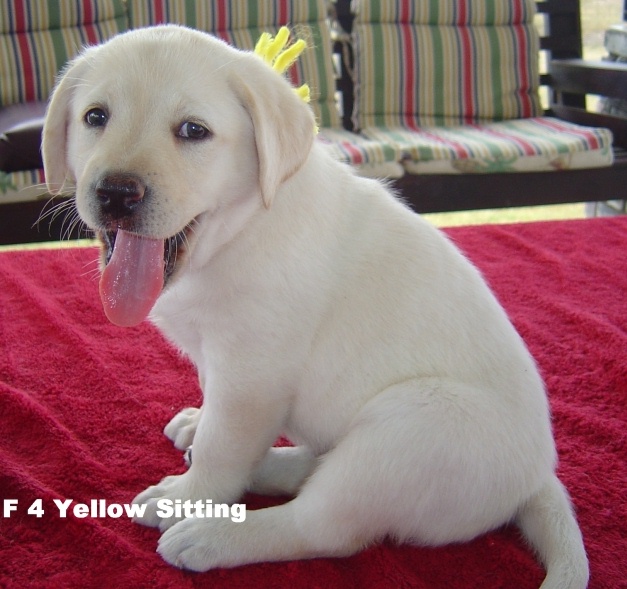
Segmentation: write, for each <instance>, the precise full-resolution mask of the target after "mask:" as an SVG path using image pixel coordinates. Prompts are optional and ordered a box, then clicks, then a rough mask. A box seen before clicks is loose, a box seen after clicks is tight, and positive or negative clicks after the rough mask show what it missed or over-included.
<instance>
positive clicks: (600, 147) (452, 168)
mask: <svg viewBox="0 0 627 589" xmlns="http://www.w3.org/2000/svg"><path fill="white" fill-rule="evenodd" d="M362 135H363V136H364V137H366V138H367V139H370V140H371V141H374V142H379V143H386V144H389V145H390V146H392V148H393V149H395V150H397V151H400V153H401V159H402V162H403V165H404V167H405V169H406V170H407V171H408V172H411V173H423V174H429V173H431V174H443V173H451V174H454V173H488V172H517V171H551V170H560V169H574V168H593V167H602V166H607V165H610V164H611V163H612V158H613V155H612V149H611V146H612V134H611V132H610V131H609V130H607V129H600V128H591V127H583V126H580V125H574V124H572V123H567V122H564V121H560V120H558V119H554V118H550V117H534V118H530V119H519V120H513V121H501V122H497V123H490V124H485V125H464V126H458V127H425V128H420V129H407V128H402V127H369V128H366V129H364V130H363V131H362Z"/></svg>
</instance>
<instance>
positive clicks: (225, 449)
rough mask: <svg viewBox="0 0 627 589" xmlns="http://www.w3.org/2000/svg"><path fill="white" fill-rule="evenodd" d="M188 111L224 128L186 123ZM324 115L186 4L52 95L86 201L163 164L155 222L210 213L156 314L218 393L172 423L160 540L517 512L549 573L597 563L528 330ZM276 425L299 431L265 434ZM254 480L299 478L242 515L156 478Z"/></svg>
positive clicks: (55, 147)
mask: <svg viewBox="0 0 627 589" xmlns="http://www.w3.org/2000/svg"><path fill="white" fill-rule="evenodd" d="M94 104H96V105H103V106H106V107H107V109H108V111H109V112H110V115H111V118H110V122H109V123H108V125H107V127H106V129H104V130H99V131H94V130H93V129H90V128H87V127H86V126H85V125H84V124H83V123H82V117H83V115H84V113H85V112H86V110H87V109H88V108H90V107H91V106H93V105H94ZM188 118H193V119H194V120H199V121H202V122H204V123H206V124H207V126H208V127H209V128H210V129H212V131H213V132H214V137H213V138H212V139H211V140H209V141H204V142H200V143H185V142H180V141H178V140H175V139H174V138H173V129H176V128H177V125H179V124H180V122H181V121H184V120H187V119H188ZM66 127H67V128H68V129H69V130H68V132H67V133H65V131H64V130H65V128H66ZM312 139H313V119H312V115H311V112H310V110H309V108H308V107H306V106H305V105H304V103H302V102H301V101H300V100H299V99H298V98H297V97H296V96H295V94H294V93H293V91H292V89H291V87H290V86H289V85H288V84H287V82H285V81H284V80H283V79H282V78H281V77H280V76H279V75H278V74H276V73H274V72H272V71H271V70H270V69H269V68H268V67H267V66H266V65H264V64H262V63H261V61H260V60H259V59H258V58H256V57H253V56H251V55H250V54H246V53H241V52H238V51H236V50H234V49H232V48H229V47H228V46H226V45H225V44H222V43H221V42H218V41H216V40H214V39H212V38H211V37H209V36H206V35H203V34H200V33H195V32H191V31H189V30H186V29H182V28H175V27H165V28H164V27H162V28H158V29H152V30H151V29H146V30H138V31H134V32H131V33H128V34H125V35H122V36H120V37H118V38H116V39H114V40H113V41H111V42H109V43H108V44H106V45H105V46H103V47H99V48H95V49H91V50H89V51H88V52H87V53H86V54H85V55H84V56H83V57H80V58H79V59H78V60H77V61H76V62H75V63H73V64H72V66H71V67H70V68H69V70H68V71H67V73H66V76H65V77H64V78H63V79H62V80H61V82H60V84H59V86H58V88H57V90H56V92H55V95H54V97H53V99H52V103H51V106H50V109H49V114H48V118H47V122H46V129H45V133H44V160H45V163H46V173H47V176H48V178H49V182H50V183H51V184H53V185H56V186H59V185H60V184H62V183H63V181H64V180H65V179H66V178H69V179H70V180H75V181H76V183H77V204H78V209H79V211H80V213H81V215H82V216H83V218H84V219H85V221H86V222H87V223H88V224H90V225H92V226H97V224H98V220H97V202H96V199H95V197H94V189H93V186H94V184H95V182H96V181H97V180H98V179H99V178H100V177H102V175H103V174H106V173H108V172H110V171H111V170H114V171H115V170H121V171H123V172H129V173H133V174H137V175H140V176H141V177H142V178H143V179H145V182H146V185H147V186H148V187H149V188H150V191H151V195H153V197H152V198H151V200H150V203H148V202H146V205H145V210H143V211H142V212H141V216H140V217H138V219H137V227H138V228H139V229H138V230H140V231H141V232H143V233H145V234H146V235H150V236H153V237H163V238H166V237H168V236H170V235H173V234H174V233H176V232H177V231H180V230H181V228H183V227H184V226H185V225H186V224H187V223H188V222H189V221H190V220H191V219H194V218H196V219H197V224H196V227H195V230H194V232H193V234H192V235H191V236H190V238H189V248H188V249H189V251H188V253H187V256H186V258H185V259H184V260H182V261H181V262H180V267H179V270H178V272H177V274H176V275H175V277H174V279H173V280H172V281H171V283H170V284H169V285H168V286H167V287H166V289H165V291H164V292H163V293H162V295H161V296H160V298H159V299H158V301H157V303H156V305H155V307H154V309H153V312H152V315H151V318H152V320H153V321H154V323H155V324H156V325H158V326H159V327H160V328H161V329H162V330H163V332H164V333H165V334H166V336H167V337H168V338H169V339H170V340H171V341H173V342H174V343H175V344H176V345H177V346H178V347H179V348H180V349H181V350H183V351H184V352H185V353H187V354H188V355H189V356H190V357H191V358H192V359H193V361H194V362H195V364H196V366H197V368H198V373H199V377H200V380H201V384H202V388H203V392H204V404H203V409H202V411H201V412H199V411H194V410H190V409H185V410H183V411H182V412H181V413H180V414H179V415H177V416H176V417H175V418H174V419H173V420H172V421H171V422H170V424H169V425H168V426H167V427H166V430H165V432H166V435H167V436H168V437H169V438H170V439H172V440H173V441H174V442H175V445H176V446H177V447H179V448H184V447H186V446H187V445H188V444H189V443H190V442H191V441H192V438H193V444H194V446H193V463H192V465H191V467H190V469H189V471H187V472H186V473H185V474H183V475H180V476H174V477H168V478H166V479H164V480H163V481H161V483H159V484H158V485H156V486H154V487H150V488H148V489H147V490H146V491H144V492H143V493H140V494H139V495H138V496H137V497H136V499H135V501H136V502H138V503H148V508H147V511H146V516H145V518H144V520H143V521H142V522H141V523H145V524H146V525H151V526H159V527H160V529H161V530H163V531H164V534H163V536H162V538H161V540H160V542H159V548H158V550H159V553H160V554H161V555H162V556H163V558H164V559H165V560H167V561H168V562H170V563H172V564H174V565H176V566H180V567H185V568H188V569H193V570H198V571H203V570H207V569H210V568H212V567H222V566H236V565H241V564H245V563H251V562H257V561H263V560H290V559H297V558H311V557H320V556H343V555H348V554H352V553H354V552H355V551H357V550H359V549H360V548H362V547H363V546H365V545H367V544H369V543H372V542H375V541H377V540H379V539H381V538H383V537H385V536H391V537H394V538H396V539H398V540H399V541H407V542H415V543H418V544H422V545H438V544H444V543H448V542H457V541H464V540H468V539H470V538H473V537H474V536H476V535H478V534H481V533H483V532H485V531H487V530H490V529H492V528H495V527H498V526H500V525H502V524H504V523H506V522H509V521H510V520H516V521H518V522H519V523H520V525H521V527H522V529H523V531H524V532H525V534H526V535H527V537H528V538H529V540H530V541H531V543H532V544H533V546H534V547H535V549H536V550H537V551H538V553H539V555H540V557H541V558H542V559H543V562H544V563H545V565H546V566H547V568H548V576H547V579H546V581H545V583H544V584H543V587H544V588H545V589H549V588H552V589H555V588H571V589H575V588H581V587H585V585H586V581H587V576H588V569H587V560H586V556H585V551H584V548H583V543H582V540H581V535H580V532H579V529H578V527H577V523H576V521H575V519H574V517H573V515H572V512H571V508H570V502H569V500H568V496H567V494H566V492H565V491H564V489H563V488H562V486H561V484H560V483H559V481H558V480H557V478H556V476H555V474H554V470H555V462H556V454H555V448H554V442H553V438H552V433H551V427H550V417H549V408H548V403H547V399H546V395H545V391H544V386H543V383H542V381H541V379H540V377H539V375H538V371H537V369H536V367H535V365H534V361H533V360H532V358H531V357H530V355H529V353H528V352H527V350H526V348H525V346H524V344H523V342H522V340H521V338H520V337H519V336H518V334H517V333H516V331H515V330H514V328H513V327H512V325H511V324H510V322H509V320H508V319H507V317H506V315H505V313H504V311H503V309H502V308H501V307H500V305H499V304H498V303H497V301H496V300H495V298H494V296H493V295H492V293H491V292H490V290H489V289H488V287H487V286H486V284H485V283H484V281H483V280H482V278H481V276H480V275H479V273H478V272H477V270H476V269H475V268H474V267H473V266H472V265H471V264H470V263H469V262H468V261H467V260H466V259H465V258H464V257H463V256H462V255H461V254H460V253H459V251H458V250H457V249H456V248H455V247H454V246H453V245H452V244H451V243H450V241H448V240H447V238H446V237H444V236H443V235H442V234H441V233H440V232H438V231H437V230H436V229H434V228H433V227H431V226H430V225H429V224H427V223H426V222H424V221H423V220H422V219H421V218H420V217H419V216H418V215H416V214H414V213H413V212H411V211H410V210H409V209H408V208H407V207H405V206H404V205H403V204H401V203H400V202H399V201H398V200H397V199H395V198H394V197H393V196H392V195H391V194H390V192H389V191H388V190H387V189H386V188H385V187H384V186H383V185H382V184H380V183H378V182H376V181H373V180H369V179H363V178H359V177H357V176H355V175H354V174H353V173H352V171H351V170H350V169H349V168H348V167H346V166H344V165H342V164H339V163H337V162H335V161H333V160H332V159H331V157H330V156H329V155H328V154H327V152H326V151H325V149H324V147H323V146H321V145H319V144H318V143H317V142H313V141H312ZM194 432H195V433H194ZM282 433H283V434H286V435H287V436H289V437H290V439H292V440H293V441H294V442H295V443H296V444H298V445H299V447H297V448H295V449H282V450H277V449H271V445H272V443H273V442H274V441H275V439H276V438H277V436H278V435H280V434H282ZM247 490H257V491H260V492H265V493H273V494H276V493H279V494H280V493H290V494H294V493H296V496H295V498H294V499H292V500H291V501H289V502H287V503H286V504H284V505H281V506H278V507H272V508H268V509H262V510H259V511H254V512H249V513H248V514H247V518H246V521H245V522H243V523H235V522H232V521H229V520H217V519H200V518H198V519H196V518H192V519H187V520H184V521H177V520H176V519H174V518H173V519H170V520H162V519H160V518H159V517H158V516H157V514H156V501H157V499H159V498H171V499H176V498H177V499H183V500H185V499H192V500H197V499H201V498H202V499H204V498H210V499H212V500H213V501H214V503H223V502H234V501H237V500H238V499H240V498H241V497H242V495H243V493H245V492H246V491H247ZM469 581H470V580H469Z"/></svg>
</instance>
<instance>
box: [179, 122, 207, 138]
mask: <svg viewBox="0 0 627 589" xmlns="http://www.w3.org/2000/svg"><path fill="white" fill-rule="evenodd" d="M177 135H178V136H179V137H182V138H183V139H196V140H198V139H207V138H209V137H210V136H211V131H209V129H207V128H206V127H203V126H202V125H201V124H200V123H192V122H191V121H186V122H185V123H183V124H182V125H181V126H180V127H179V130H178V131H177Z"/></svg>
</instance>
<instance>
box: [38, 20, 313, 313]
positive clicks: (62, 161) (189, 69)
mask: <svg viewBox="0 0 627 589" xmlns="http://www.w3.org/2000/svg"><path fill="white" fill-rule="evenodd" d="M313 128H314V120H313V115H312V112H311V110H310V109H309V108H308V107H307V105H306V104H304V103H303V102H302V101H301V100H300V99H299V98H298V97H297V96H296V94H295V93H294V92H293V89H292V87H291V86H290V84H289V83H288V82H287V81H286V80H285V79H284V78H283V77H282V76H280V75H279V74H277V73H276V72H274V71H273V70H272V69H271V68H269V67H268V66H267V65H266V64H264V63H263V61H262V60H261V59H260V58H258V57H257V56H255V55H254V54H252V53H248V52H242V51H238V50H236V49H234V48H232V47H230V46H228V45H227V44H225V43H223V42H222V41H220V40H218V39H215V38H213V37H211V36H210V35H207V34H204V33H201V32H198V31H192V30H190V29H186V28H184V27H178V26H172V25H170V26H162V27H153V28H146V29H138V30H135V31H131V32H128V33H125V34H123V35H119V36H118V37H115V38H113V39H112V40H111V41H108V42H107V43H105V44H103V45H101V46H98V47H93V48H89V49H87V50H86V51H85V52H84V53H83V54H82V55H80V56H79V57H78V58H77V59H76V60H74V61H73V62H72V63H71V64H70V65H69V66H68V68H67V69H66V70H65V72H64V74H63V76H62V77H61V79H60V80H59V83H58V84H57V87H56V88H55V91H54V93H53V95H52V98H51V101H50V105H49V108H48V113H47V117H46V122H45V125H44V132H43V145H42V151H43V160H44V167H45V173H46V181H47V183H48V188H49V190H50V191H51V192H52V193H57V192H59V191H60V190H61V189H62V187H63V185H64V184H65V183H66V182H72V183H74V184H75V186H76V205H77V209H78V212H79V214H80V216H81V218H82V219H83V221H85V223H86V224H87V225H88V226H89V227H91V228H92V229H94V230H95V231H96V232H97V233H98V234H99V235H100V236H101V237H102V239H103V242H104V243H105V245H106V247H105V250H104V256H103V262H104V264H105V265H107V264H109V262H110V260H111V258H112V256H114V252H115V250H116V248H115V245H116V242H120V241H123V242H124V248H125V252H124V254H123V255H122V253H121V254H120V259H121V258H122V257H126V258H129V259H130V262H129V263H128V264H127V267H125V268H122V267H121V266H120V267H118V261H117V259H116V260H115V266H116V269H115V273H116V277H112V278H111V281H110V282H111V283H113V282H116V281H117V282H119V276H118V275H121V274H123V273H124V272H126V273H127V274H128V273H129V272H130V273H131V274H133V277H134V283H137V282H139V281H140V275H141V274H142V271H143V270H145V268H144V266H146V265H148V264H152V265H153V266H155V264H156V262H155V261H154V260H155V258H156V256H157V254H156V253H155V252H156V251H157V249H158V247H157V245H156V242H157V241H159V242H161V257H162V273H163V276H162V278H161V279H162V282H163V281H167V280H169V279H170V278H171V277H173V276H174V275H175V274H176V271H177V269H178V268H180V267H181V258H182V256H183V253H184V252H185V250H186V249H189V248H193V247H194V242H195V239H196V233H198V232H197V231H194V228H195V227H196V226H198V225H201V224H204V223H218V224H228V223H229V220H230V218H229V215H235V216H236V217H237V216H238V215H239V217H238V218H241V216H242V211H243V210H246V211H251V210H255V207H256V206H257V205H258V208H259V209H262V208H263V206H264V205H265V207H270V204H271V203H272V200H273V198H274V196H275V194H276V192H277V190H278V188H279V186H280V185H281V184H282V183H283V182H284V181H285V180H286V179H287V178H289V177H290V176H291V175H292V174H294V173H295V172H296V171H297V170H298V169H299V168H300V167H301V166H302V164H303V163H304V161H305V160H306V158H307V156H308V154H309V151H310V148H311V144H312V141H313ZM147 244H149V245H150V248H151V250H150V251H151V252H152V253H150V254H148V250H149V248H148V245H147ZM120 249H122V246H121V247H120ZM141 256H144V262H142V260H141ZM114 258H116V256H114ZM119 264H122V262H119ZM106 270H107V269H106V268H105V272H106ZM151 272H152V274H158V272H157V271H156V270H154V268H153V269H151ZM114 278H115V280H114ZM146 284H147V283H146ZM161 286H162V285H161ZM101 287H102V283H101ZM133 288H134V290H138V289H139V288H140V287H133ZM160 288H161V287H160V286H159V285H158V284H157V283H156V278H154V280H153V282H152V283H151V287H150V288H148V287H146V289H147V290H151V289H152V290H154V291H155V292H156V291H160ZM105 290H106V288H105ZM101 291H102V288H101ZM110 294H111V293H105V294H103V302H104V300H105V298H106V297H107V296H109V295H110ZM111 296H113V295H111ZM118 296H119V293H115V297H118ZM133 296H140V297H141V296H143V295H142V294H141V293H137V292H135V293H134V295H133ZM146 296H148V295H146ZM149 298H151V299H152V302H154V300H155V298H156V297H155V295H152V294H151V295H150V297H149ZM109 302H110V303H111V304H113V305H114V306H115V305H120V301H119V300H115V301H113V302H111V301H109ZM128 304H130V303H128ZM150 306H152V304H150ZM105 309H106V304H105ZM140 314H143V311H142V313H140ZM110 318H111V316H110ZM140 320H141V319H140ZM116 322H120V323H123V322H124V321H123V320H122V321H116ZM133 322H135V321H134V320H133Z"/></svg>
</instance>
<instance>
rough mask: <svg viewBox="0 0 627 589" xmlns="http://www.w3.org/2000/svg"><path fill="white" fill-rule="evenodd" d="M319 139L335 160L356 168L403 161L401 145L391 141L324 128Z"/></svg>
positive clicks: (319, 134)
mask: <svg viewBox="0 0 627 589" xmlns="http://www.w3.org/2000/svg"><path fill="white" fill-rule="evenodd" d="M318 139H319V140H320V142H322V143H323V144H324V145H325V146H326V147H327V149H328V150H329V151H330V152H331V153H332V154H333V156H334V157H335V159H337V160H339V161H342V162H345V163H348V164H353V165H356V166H362V165H366V164H369V165H379V164H386V163H390V162H392V163H398V162H400V161H401V159H403V152H402V149H401V147H400V146H399V145H396V144H394V143H393V142H390V141H379V140H376V139H375V140H372V139H369V138H367V137H364V136H362V135H358V134H356V133H353V132H352V131H346V130H344V129H329V128H322V129H320V132H319V133H318Z"/></svg>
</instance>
